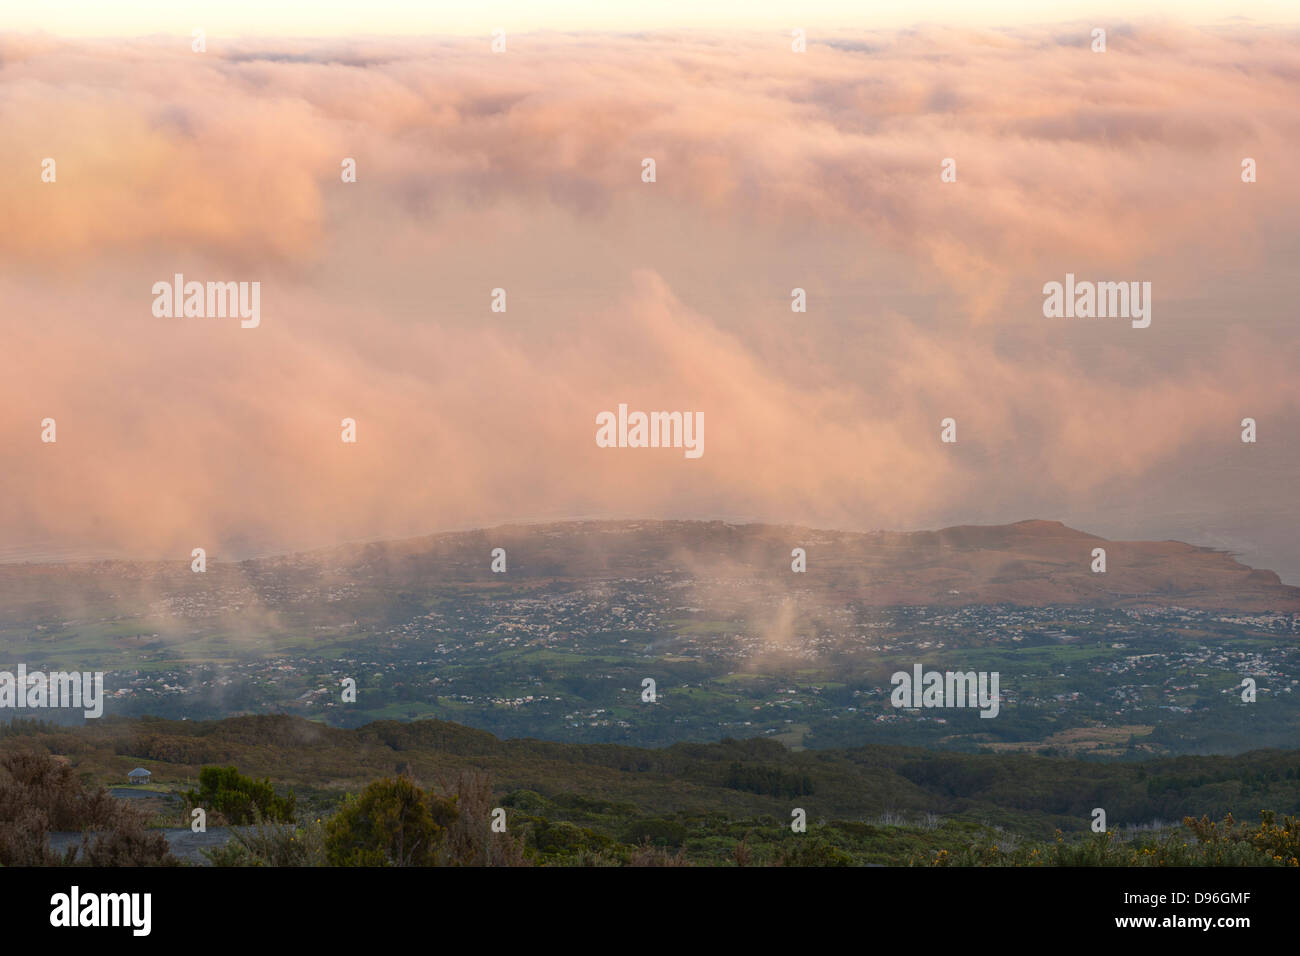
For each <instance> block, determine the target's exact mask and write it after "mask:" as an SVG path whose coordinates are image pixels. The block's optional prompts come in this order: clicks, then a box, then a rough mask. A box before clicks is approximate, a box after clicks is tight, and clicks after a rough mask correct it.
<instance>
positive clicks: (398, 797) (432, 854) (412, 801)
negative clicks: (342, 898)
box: [325, 777, 458, 866]
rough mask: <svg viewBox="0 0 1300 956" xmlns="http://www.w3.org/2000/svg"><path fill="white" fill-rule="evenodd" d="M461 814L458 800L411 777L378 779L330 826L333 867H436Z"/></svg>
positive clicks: (328, 848)
mask: <svg viewBox="0 0 1300 956" xmlns="http://www.w3.org/2000/svg"><path fill="white" fill-rule="evenodd" d="M457 816H458V813H457V810H456V803H455V801H454V800H449V799H443V798H440V797H437V796H435V795H433V794H431V793H426V792H425V791H423V790H421V789H420V788H419V787H417V786H416V785H415V784H414V783H412V782H411V780H410V779H409V778H407V777H398V778H397V779H391V778H385V779H383V780H376V781H374V782H373V783H371V784H370V786H368V787H366V789H365V790H364V791H363V792H362V793H361V795H360V796H359V797H349V798H347V799H346V800H345V801H344V804H343V807H342V808H341V809H340V810H339V812H338V813H336V814H335V815H334V816H333V817H332V818H331V819H330V820H329V822H328V823H327V824H326V825H325V858H326V860H327V861H328V862H329V864H330V865H331V866H434V865H436V864H437V863H438V858H439V851H440V849H441V847H442V844H443V840H444V838H445V837H446V833H447V830H448V828H449V827H450V826H451V825H452V824H453V823H455V821H456V818H457Z"/></svg>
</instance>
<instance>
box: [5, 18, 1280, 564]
mask: <svg viewBox="0 0 1300 956" xmlns="http://www.w3.org/2000/svg"><path fill="white" fill-rule="evenodd" d="M1087 38H1088V31H1087V29H1086V28H1084V27H1077V28H1076V27H1073V26H1062V27H1059V28H1055V29H1053V30H1050V31H1046V30H1044V31H1032V32H1030V31H1026V32H1021V33H1011V34H995V33H982V32H972V31H954V30H940V29H932V30H923V31H909V32H904V33H896V34H893V33H891V34H885V33H880V34H870V35H860V36H853V37H846V36H837V37H834V38H831V39H832V40H833V42H829V43H828V42H820V41H819V38H817V37H814V38H813V42H812V44H811V45H810V48H809V51H808V53H806V54H804V55H795V54H792V53H790V52H789V48H788V44H787V42H786V41H784V40H782V39H781V38H780V37H777V38H776V39H773V38H772V37H760V36H744V35H742V36H701V35H693V34H680V35H679V34H662V35H652V36H649V37H642V38H611V37H569V36H555V35H540V36H534V37H521V38H516V39H515V40H513V41H512V44H511V52H510V53H509V54H508V55H504V56H494V55H492V54H491V53H489V52H487V51H486V50H485V49H483V44H481V43H477V42H473V43H471V42H461V41H454V42H453V41H428V42H421V43H417V42H413V41H412V42H399V41H365V42H356V43H349V44H331V45H321V44H308V43H292V42H275V43H272V42H269V41H268V42H254V41H249V42H244V43H240V44H237V45H225V44H220V43H213V44H212V45H211V46H210V48H209V52H208V53H206V54H201V55H200V54H194V53H191V52H190V50H189V45H188V42H187V41H182V40H174V41H163V40H150V41H133V42H119V43H113V42H108V41H99V42H95V43H90V42H85V43H78V42H71V41H66V42H65V41H52V40H48V39H42V38H31V37H16V36H8V37H0V64H2V66H0V128H3V129H4V130H5V131H6V132H5V136H4V137H3V138H0V169H3V170H4V171H5V175H4V176H3V177H0V221H2V222H3V224H4V226H3V229H2V230H0V264H3V269H0V302H3V304H4V308H5V328H6V340H7V346H8V347H7V348H6V350H5V354H4V357H3V358H0V368H3V371H4V375H3V384H0V401H2V402H3V412H2V413H0V440H2V441H3V442H4V444H5V447H6V449H7V454H6V469H5V472H6V473H5V477H4V484H5V491H6V494H5V495H4V497H3V502H2V503H0V530H3V532H4V535H5V538H6V539H7V540H8V541H10V542H20V543H23V542H31V543H33V544H35V543H39V542H57V543H59V544H60V545H61V546H64V547H68V548H72V549H74V550H75V549H78V548H84V549H86V550H96V549H101V548H102V549H110V550H122V551H126V552H133V553H170V552H172V551H177V552H179V553H181V554H182V555H183V554H186V553H188V549H189V548H190V547H192V546H198V545H200V544H207V545H208V546H209V548H210V549H211V550H213V551H215V552H218V553H222V552H223V551H224V552H225V553H229V554H234V553H241V552H247V551H255V550H269V549H277V548H292V547H301V546H306V545H311V544H317V543H323V542H328V541H334V540H340V539H348V538H361V537H375V536H384V535H398V534H410V533H417V532H422V531H428V530H433V529H436V528H443V527H463V526H466V525H474V524H492V523H497V522H500V521H506V520H513V519H519V518H533V517H537V518H542V517H545V518H555V517H564V516H576V515H591V514H648V515H672V516H706V515H707V516H711V515H719V514H721V515H729V516H740V517H750V518H757V519H770V520H781V521H786V520H790V521H808V522H814V523H821V524H833V525H837V526H841V527H851V528H860V527H878V526H890V527H917V526H926V525H934V524H938V523H947V522H956V521H967V520H1014V519H1017V518H1022V517H1029V516H1033V515H1041V516H1044V517H1066V516H1073V517H1075V518H1076V520H1077V523H1080V524H1083V525H1085V526H1086V525H1089V524H1090V523H1093V524H1094V527H1093V528H1090V530H1098V531H1101V532H1103V533H1111V534H1114V533H1123V532H1124V531H1125V530H1127V529H1126V527H1125V523H1126V522H1129V523H1131V522H1132V521H1133V519H1132V517H1131V515H1132V511H1131V509H1128V508H1126V502H1131V501H1133V500H1136V497H1137V496H1139V495H1149V494H1150V489H1151V488H1152V487H1158V486H1165V487H1170V488H1173V487H1175V486H1176V487H1177V489H1178V490H1177V494H1176V496H1175V497H1174V498H1172V499H1171V500H1170V501H1168V502H1166V503H1165V506H1166V507H1167V508H1168V509H1169V510H1170V511H1178V510H1180V509H1181V510H1183V511H1185V512H1186V513H1187V514H1189V515H1192V517H1191V518H1190V519H1188V518H1187V517H1186V516H1184V518H1183V519H1181V520H1182V524H1177V523H1175V525H1176V526H1170V530H1169V531H1168V533H1167V534H1166V535H1164V536H1174V535H1175V534H1176V533H1178V532H1179V531H1180V530H1181V529H1183V528H1186V527H1188V522H1189V521H1191V523H1192V524H1193V525H1194V524H1195V522H1196V521H1197V520H1199V519H1198V518H1197V517H1196V516H1198V515H1199V516H1200V517H1201V518H1205V519H1206V521H1207V523H1213V524H1215V525H1216V526H1224V525H1229V526H1230V525H1231V517H1232V515H1233V514H1234V513H1237V512H1240V511H1242V510H1243V509H1246V510H1251V511H1253V512H1258V511H1260V510H1265V511H1267V510H1268V509H1269V508H1270V507H1274V506H1276V507H1277V508H1279V509H1286V508H1288V507H1291V506H1290V505H1289V504H1288V503H1287V502H1288V501H1289V498H1286V497H1285V489H1286V487H1287V482H1286V481H1284V480H1282V478H1281V477H1280V476H1283V475H1285V474H1286V473H1287V470H1288V469H1291V472H1292V473H1293V471H1294V467H1295V466H1296V465H1297V464H1300V455H1298V454H1297V446H1296V444H1295V442H1289V441H1288V439H1287V438H1286V436H1287V435H1288V434H1292V433H1294V431H1295V429H1294V426H1293V425H1292V424H1291V423H1293V422H1295V421H1297V420H1300V419H1297V418H1296V417H1295V416H1296V415H1297V413H1298V412H1300V408H1298V407H1297V406H1300V402H1297V393H1296V385H1295V379H1294V375H1293V374H1291V370H1292V369H1293V368H1294V367H1295V364H1296V360H1297V358H1300V356H1298V355H1297V351H1298V350H1297V337H1296V335H1295V333H1294V331H1293V310H1292V302H1293V301H1294V296H1295V288H1294V280H1293V279H1292V278H1291V277H1292V276H1293V274H1294V272H1293V269H1292V268H1291V266H1290V263H1291V261H1292V256H1293V253H1294V240H1295V225H1294V223H1295V222H1296V221H1297V216H1296V212H1297V205H1298V200H1300V185H1298V184H1297V183H1296V182H1295V181H1294V179H1293V178H1291V177H1289V176H1288V175H1287V170H1288V168H1289V163H1290V160H1289V157H1290V156H1292V155H1294V154H1295V151H1296V147H1297V145H1300V144H1298V141H1300V117H1297V114H1296V112H1295V110H1294V106H1293V104H1294V102H1295V98H1296V93H1297V89H1296V87H1297V80H1298V79H1300V53H1298V52H1297V47H1296V43H1295V40H1296V37H1295V36H1294V35H1292V34H1289V33H1285V32H1283V31H1279V30H1266V29H1259V28H1245V27H1243V28H1237V29H1234V30H1230V31H1224V32H1214V33H1210V32H1202V31H1195V30H1190V29H1187V28H1183V27H1179V26H1177V25H1171V24H1148V25H1144V26H1136V27H1132V28H1123V29H1117V30H1113V31H1112V35H1111V38H1110V44H1109V46H1110V49H1109V51H1108V52H1107V53H1105V54H1100V55H1099V54H1093V53H1091V52H1090V51H1089V49H1088V43H1087ZM47 156H48V157H53V158H55V159H56V161H57V163H58V181H57V183H55V184H46V183H42V182H41V181H40V162H41V160H42V158H44V157H47ZM647 156H648V157H653V158H655V159H656V162H657V165H658V181H657V182H656V183H654V184H646V183H643V182H641V179H640V171H641V160H642V158H643V157H647ZM1246 156H1250V157H1253V158H1255V159H1256V160H1257V162H1258V164H1259V182H1257V183H1254V184H1250V185H1246V184H1243V183H1242V182H1241V180H1240V163H1241V160H1242V158H1243V157H1246ZM344 157H354V158H355V159H356V160H357V164H358V182H357V183H355V184H343V183H341V182H340V179H339V169H340V161H341V160H342V159H343V158H344ZM944 157H953V158H955V159H956V161H957V169H958V181H957V182H956V183H953V184H942V183H941V182H940V179H939V171H940V161H941V160H942V159H943V158H944ZM1067 271H1069V272H1074V273H1076V274H1078V275H1079V276H1080V277H1081V278H1095V279H1108V280H1110V279H1113V280H1130V279H1132V280H1145V281H1150V282H1152V284H1153V288H1154V294H1155V303H1154V312H1153V322H1152V326H1151V328H1149V329H1145V330H1136V329H1132V328H1130V327H1129V326H1128V323H1127V322H1126V321H1123V320H1049V319H1045V318H1043V316H1042V312H1041V305H1042V295H1041V291H1040V290H1041V287H1042V284H1043V283H1044V282H1046V281H1051V280H1056V281H1060V280H1061V279H1062V278H1063V276H1064V274H1065V273H1066V272H1067ZM175 272H183V273H185V274H186V276H187V277H189V278H195V279H200V280H205V279H221V280H233V281H254V280H256V281H260V282H261V283H262V316H263V317H262V324H261V327H259V328H258V329H255V330H241V329H240V328H239V327H238V323H237V322H232V321H228V320H220V319H159V318H155V317H154V316H153V315H152V313H151V311H150V306H151V303H152V295H151V293H150V289H151V286H152V284H153V283H154V282H155V281H158V280H160V279H169V278H170V277H171V276H172V274H173V273H175ZM498 286H500V287H505V288H506V289H507V290H508V296H509V310H508V312H506V313H505V314H500V313H493V312H490V311H489V308H488V303H489V293H490V291H491V290H492V289H493V288H495V287H498ZM795 286H800V287H803V288H806V289H807V290H808V296H809V312H808V313H807V314H795V313H792V312H791V311H790V308H789V297H790V290H791V289H792V288H793V287H795ZM620 402H626V403H628V404H629V405H630V406H631V407H633V408H642V409H646V410H651V409H680V410H688V409H689V410H700V411H703V412H704V413H705V419H706V432H705V454H704V456H703V457H702V458H700V459H698V460H694V461H692V460H687V459H686V458H685V457H684V456H683V455H682V454H681V453H680V452H673V451H658V450H656V451H631V450H625V451H617V452H614V451H610V450H606V449H599V448H597V447H596V445H595V442H594V434H595V422H594V419H595V414H596V413H597V412H599V411H601V410H605V409H612V408H614V407H616V406H617V404H618V403H620ZM1247 415H1249V416H1253V417H1255V418H1257V419H1258V420H1259V421H1260V422H1261V436H1262V437H1261V444H1260V446H1259V447H1258V448H1255V447H1251V446H1243V445H1242V444H1241V443H1240V442H1239V441H1238V440H1237V434H1238V431H1239V427H1238V423H1239V421H1240V419H1241V418H1242V417H1245V416H1247ZM46 416H52V417H55V418H56V419H57V420H58V423H59V424H58V428H59V441H58V443H57V445H43V444H41V443H40V441H39V423H40V421H41V419H42V418H44V417H46ZM949 416H951V417H954V418H956V419H957V420H958V429H959V432H958V437H959V441H958V444H957V445H954V446H949V445H943V444H941V443H939V441H938V435H939V421H940V419H941V418H945V417H949ZM344 417H353V418H355V419H357V421H358V424H359V435H360V440H359V443H358V444H357V445H355V446H348V445H344V444H342V443H341V442H340V440H339V421H340V419H342V418H344ZM1249 454H1255V455H1256V457H1255V458H1254V459H1246V458H1243V457H1242V456H1244V455H1249ZM1207 462H1208V463H1214V464H1216V467H1215V469H1214V470H1213V472H1212V473H1211V472H1209V471H1206V470H1205V465H1206V463H1207ZM1261 464H1266V467H1264V468H1263V470H1262V471H1260V470H1258V469H1259V468H1260V467H1261ZM1252 468H1255V469H1257V470H1256V471H1255V472H1252V471H1251V470H1250V469H1252ZM1192 472H1198V473H1204V474H1205V482H1204V484H1203V485H1194V484H1193V485H1189V484H1188V481H1189V480H1190V479H1188V477H1187V475H1188V474H1189V473H1192ZM1251 474H1255V475H1257V476H1259V477H1258V480H1257V481H1253V482H1247V484H1246V485H1245V486H1243V476H1249V475H1251ZM1183 503H1185V507H1183ZM1148 510H1150V509H1149V508H1148ZM1118 515H1126V516H1127V517H1124V518H1118V517H1116V518H1114V519H1113V522H1119V526H1118V527H1117V526H1116V525H1115V524H1114V523H1112V524H1111V525H1110V526H1109V527H1108V526H1106V523H1107V521H1108V520H1112V519H1111V518H1108V516H1118ZM1210 519H1213V520H1212V521H1211V520H1210ZM1097 523H1099V524H1100V525H1102V526H1101V527H1095V524H1097ZM1143 530H1144V531H1147V533H1151V532H1149V531H1148V529H1147V528H1146V527H1145V526H1144V527H1143ZM1184 534H1185V536H1187V537H1189V538H1193V539H1194V537H1195V536H1194V535H1193V534H1190V533H1186V532H1184ZM1133 536H1136V535H1133ZM1294 557H1295V558H1296V566H1297V567H1300V556H1294ZM1274 563H1276V562H1274Z"/></svg>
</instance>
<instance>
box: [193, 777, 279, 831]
mask: <svg viewBox="0 0 1300 956" xmlns="http://www.w3.org/2000/svg"><path fill="white" fill-rule="evenodd" d="M185 799H186V800H187V801H188V802H189V805H190V806H191V807H202V808H203V809H205V810H207V811H208V812H209V813H220V814H221V815H222V816H223V817H225V818H226V819H227V820H228V821H229V822H231V823H234V824H249V823H253V822H254V821H256V820H270V821H277V822H282V823H292V822H293V819H294V814H295V811H296V806H295V805H296V803H297V798H295V797H294V795H293V792H292V791H290V793H289V794H288V795H287V796H284V797H277V796H276V795H275V788H274V787H272V786H271V781H270V780H262V781H260V782H259V781H257V780H254V779H253V778H252V777H245V776H244V775H243V774H241V773H240V772H239V771H238V770H237V769H236V768H234V767H204V768H203V769H202V770H200V771H199V789H198V791H194V790H190V791H188V792H187V793H186V794H185Z"/></svg>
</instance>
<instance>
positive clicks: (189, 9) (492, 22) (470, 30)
mask: <svg viewBox="0 0 1300 956" xmlns="http://www.w3.org/2000/svg"><path fill="white" fill-rule="evenodd" d="M9 6H10V8H11V9H8V10H5V11H4V12H3V13H0V29H13V30H43V31H48V32H51V33H56V34H59V35H63V36H142V35H150V34H156V33H169V34H188V33H189V32H190V31H191V30H192V29H193V28H195V27H201V28H202V29H204V30H205V31H206V32H207V33H208V34H209V35H212V36H239V35H255V36H262V37H265V36H349V37H351V36H358V35H363V34H370V35H375V34H384V35H392V36H410V35H415V34H444V35H445V34H465V35H474V34H480V35H486V34H489V33H490V32H491V31H492V30H493V29H496V28H502V29H505V30H507V31H508V32H512V33H513V32H528V31H537V30H562V31H563V30H583V31H626V30H646V29H665V28H679V27H694V28H717V29H729V28H744V29H771V28H777V27H784V28H785V29H787V30H788V29H790V28H792V27H796V26H802V27H805V28H807V27H821V28H828V29H829V28H843V29H876V28H900V27H910V26H913V25H915V24H917V23H922V22H932V23H938V24H943V25H946V26H985V27H992V26H1023V25H1026V24H1034V23H1041V22H1044V21H1058V22H1060V21H1067V20H1086V19H1090V18H1096V17H1107V18H1124V17H1134V16H1147V17H1152V16H1154V17H1177V18H1179V19H1181V20H1183V21H1185V22H1190V23H1198V24H1200V23H1209V22H1213V21H1218V20H1224V19H1229V18H1242V17H1246V18H1251V19H1254V20H1260V21H1264V22H1268V23H1294V22H1297V21H1298V20H1300V8H1298V7H1297V5H1296V4H1295V3H1294V2H1289V0H1285V2H1283V0H1245V2H1241V0H1127V2H1123V3H1118V2H1101V3H1098V2H1088V0H1051V2H1050V3H1043V2H1042V0H980V2H971V0H907V2H901V0H891V2H883V3H880V2H877V3H863V2H861V0H803V2H800V3H790V2H789V0H653V2H649V0H623V2H605V0H600V2H595V0H482V2H475V3H464V2H447V0H432V2H431V0H367V2H366V3H356V2H352V0H348V2H343V0H315V2H313V3H303V2H301V0H206V2H187V3H176V2H175V0H124V2H119V3H111V4H108V3H103V2H102V0H42V2H41V3H39V4H10V5H9Z"/></svg>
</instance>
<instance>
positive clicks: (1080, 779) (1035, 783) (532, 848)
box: [0, 716, 1300, 866]
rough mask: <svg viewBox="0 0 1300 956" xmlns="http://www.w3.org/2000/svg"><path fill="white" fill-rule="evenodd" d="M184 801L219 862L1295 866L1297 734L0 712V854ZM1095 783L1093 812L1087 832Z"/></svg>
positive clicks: (93, 841)
mask: <svg viewBox="0 0 1300 956" xmlns="http://www.w3.org/2000/svg"><path fill="white" fill-rule="evenodd" d="M137 764H138V765H141V766H145V767H147V768H148V769H150V770H151V771H152V772H153V775H154V776H153V783H154V786H155V788H156V789H158V790H160V791H162V794H161V795H160V796H159V797H158V798H157V799H152V800H151V799H140V800H133V801H131V802H130V803H132V804H136V805H138V806H140V807H144V808H147V811H145V810H139V809H135V808H134V807H132V806H130V805H128V804H127V803H126V802H123V801H120V800H116V799H114V798H112V797H111V796H110V795H109V794H108V793H107V791H106V790H105V789H104V787H105V785H114V784H116V783H118V782H120V781H122V780H124V779H125V773H126V771H127V770H129V769H130V768H132V767H133V766H135V765H137ZM169 795H170V799H167V797H168V796H169ZM195 807H202V808H203V809H204V811H205V814H206V820H207V825H208V827H210V828H211V827H219V826H223V825H245V826H244V828H243V829H239V830H235V831H232V838H231V839H230V840H229V842H227V843H226V844H225V845H224V846H222V847H220V848H219V849H216V850H209V851H207V854H208V856H209V858H210V860H211V862H214V863H217V864H219V865H232V866H233V865H340V866H373V865H409V866H436V865H550V864H559V865H687V864H708V865H817V866H826V865H831V866H836V865H843V866H851V865H866V864H886V865H908V864H910V865H922V866H928V865H939V866H951V865H959V866H961V865H1018V866H1032V865H1046V866H1053V865H1067V866H1075V865H1102V866H1183V865H1201V864H1206V865H1250V866H1254V865H1260V866H1268V865H1274V866H1295V865H1296V863H1297V857H1300V827H1298V825H1297V823H1296V819H1295V817H1296V816H1297V814H1300V752H1296V751H1255V752H1252V753H1249V754H1243V755H1240V756H1236V757H1179V758H1166V759H1159V760H1151V761H1146V762H1142V763H1116V764H1098V763H1095V762H1088V761H1079V760H1070V759H1064V758H1053V757H1044V756H1031V755H1025V754H979V755H969V754H954V753H936V752H931V751H925V750H921V749H918V748H904V747H883V746H869V747H860V748H855V749H852V750H835V751H803V752H795V751H791V750H788V749H787V748H786V747H784V746H783V745H781V744H780V743H777V742H775V741H772V740H763V739H752V740H725V741H722V742H719V743H712V744H678V745H675V746H673V747H669V748H665V749H662V750H646V749H639V748H630V747H620V746H615V745H575V744H556V743H549V742H543V741H535V740H507V741H503V740H498V739H497V738H495V737H493V736H491V735H490V734H486V733H483V732H481V731H476V730H472V729H469V728H465V727H461V726H458V725H456V724H450V723H444V722H440V721H417V722H414V723H396V722H380V723H375V724H370V725H367V726H365V727H362V728H359V729H356V730H345V729H340V728H331V727H327V726H323V725H320V724H315V723H312V722H309V721H305V720H301V719H298V718H292V717H285V716H277V717H242V718H232V719H228V720H222V721H214V722H208V723H200V722H190V721H166V720H150V719H146V720H111V719H109V720H104V721H100V722H97V723H96V724H94V725H91V726H86V727H83V728H75V729H68V728H65V727H54V726H50V725H43V724H38V723H16V724H11V725H8V726H6V727H5V728H3V729H0V864H4V865H15V864H17V865H53V864H69V863H94V862H103V861H107V860H111V861H114V862H116V863H119V864H132V863H135V864H156V863H168V862H173V861H172V860H171V857H170V854H169V852H168V847H167V842H166V840H165V839H164V838H163V836H162V834H161V832H160V830H159V829H157V828H159V827H173V828H182V827H188V826H189V823H190V820H191V816H190V811H191V810H192V809H193V808H195ZM1095 807H1103V808H1105V810H1106V812H1107V816H1108V819H1109V821H1110V825H1111V830H1110V832H1109V833H1105V834H1093V833H1091V832H1090V830H1089V823H1090V821H1091V813H1092V810H1093V808H1095ZM498 810H499V811H500V812H499V813H498V812H497V811H498ZM798 810H801V811H803V813H804V814H805V815H806V820H807V830H806V832H803V833H795V832H792V828H791V820H792V815H793V814H794V813H795V811H798ZM146 813H147V814H151V816H146ZM1234 814H1235V816H1234ZM494 817H495V818H496V819H497V820H498V823H499V824H500V823H502V822H503V823H504V826H505V829H504V832H494V830H493V829H492V827H491V822H492V820H493V819H494ZM1239 820H1241V821H1244V820H1250V821H1255V820H1258V821H1259V822H1258V823H1243V822H1238V821H1239ZM1173 821H1181V822H1173ZM81 830H86V831H87V836H86V837H84V838H83V840H82V841H81V844H80V845H78V846H77V847H76V848H75V852H73V851H65V852H64V853H62V854H56V853H53V852H51V851H50V850H49V846H48V840H47V837H46V835H47V834H49V833H53V832H57V831H64V832H67V831H81Z"/></svg>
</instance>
